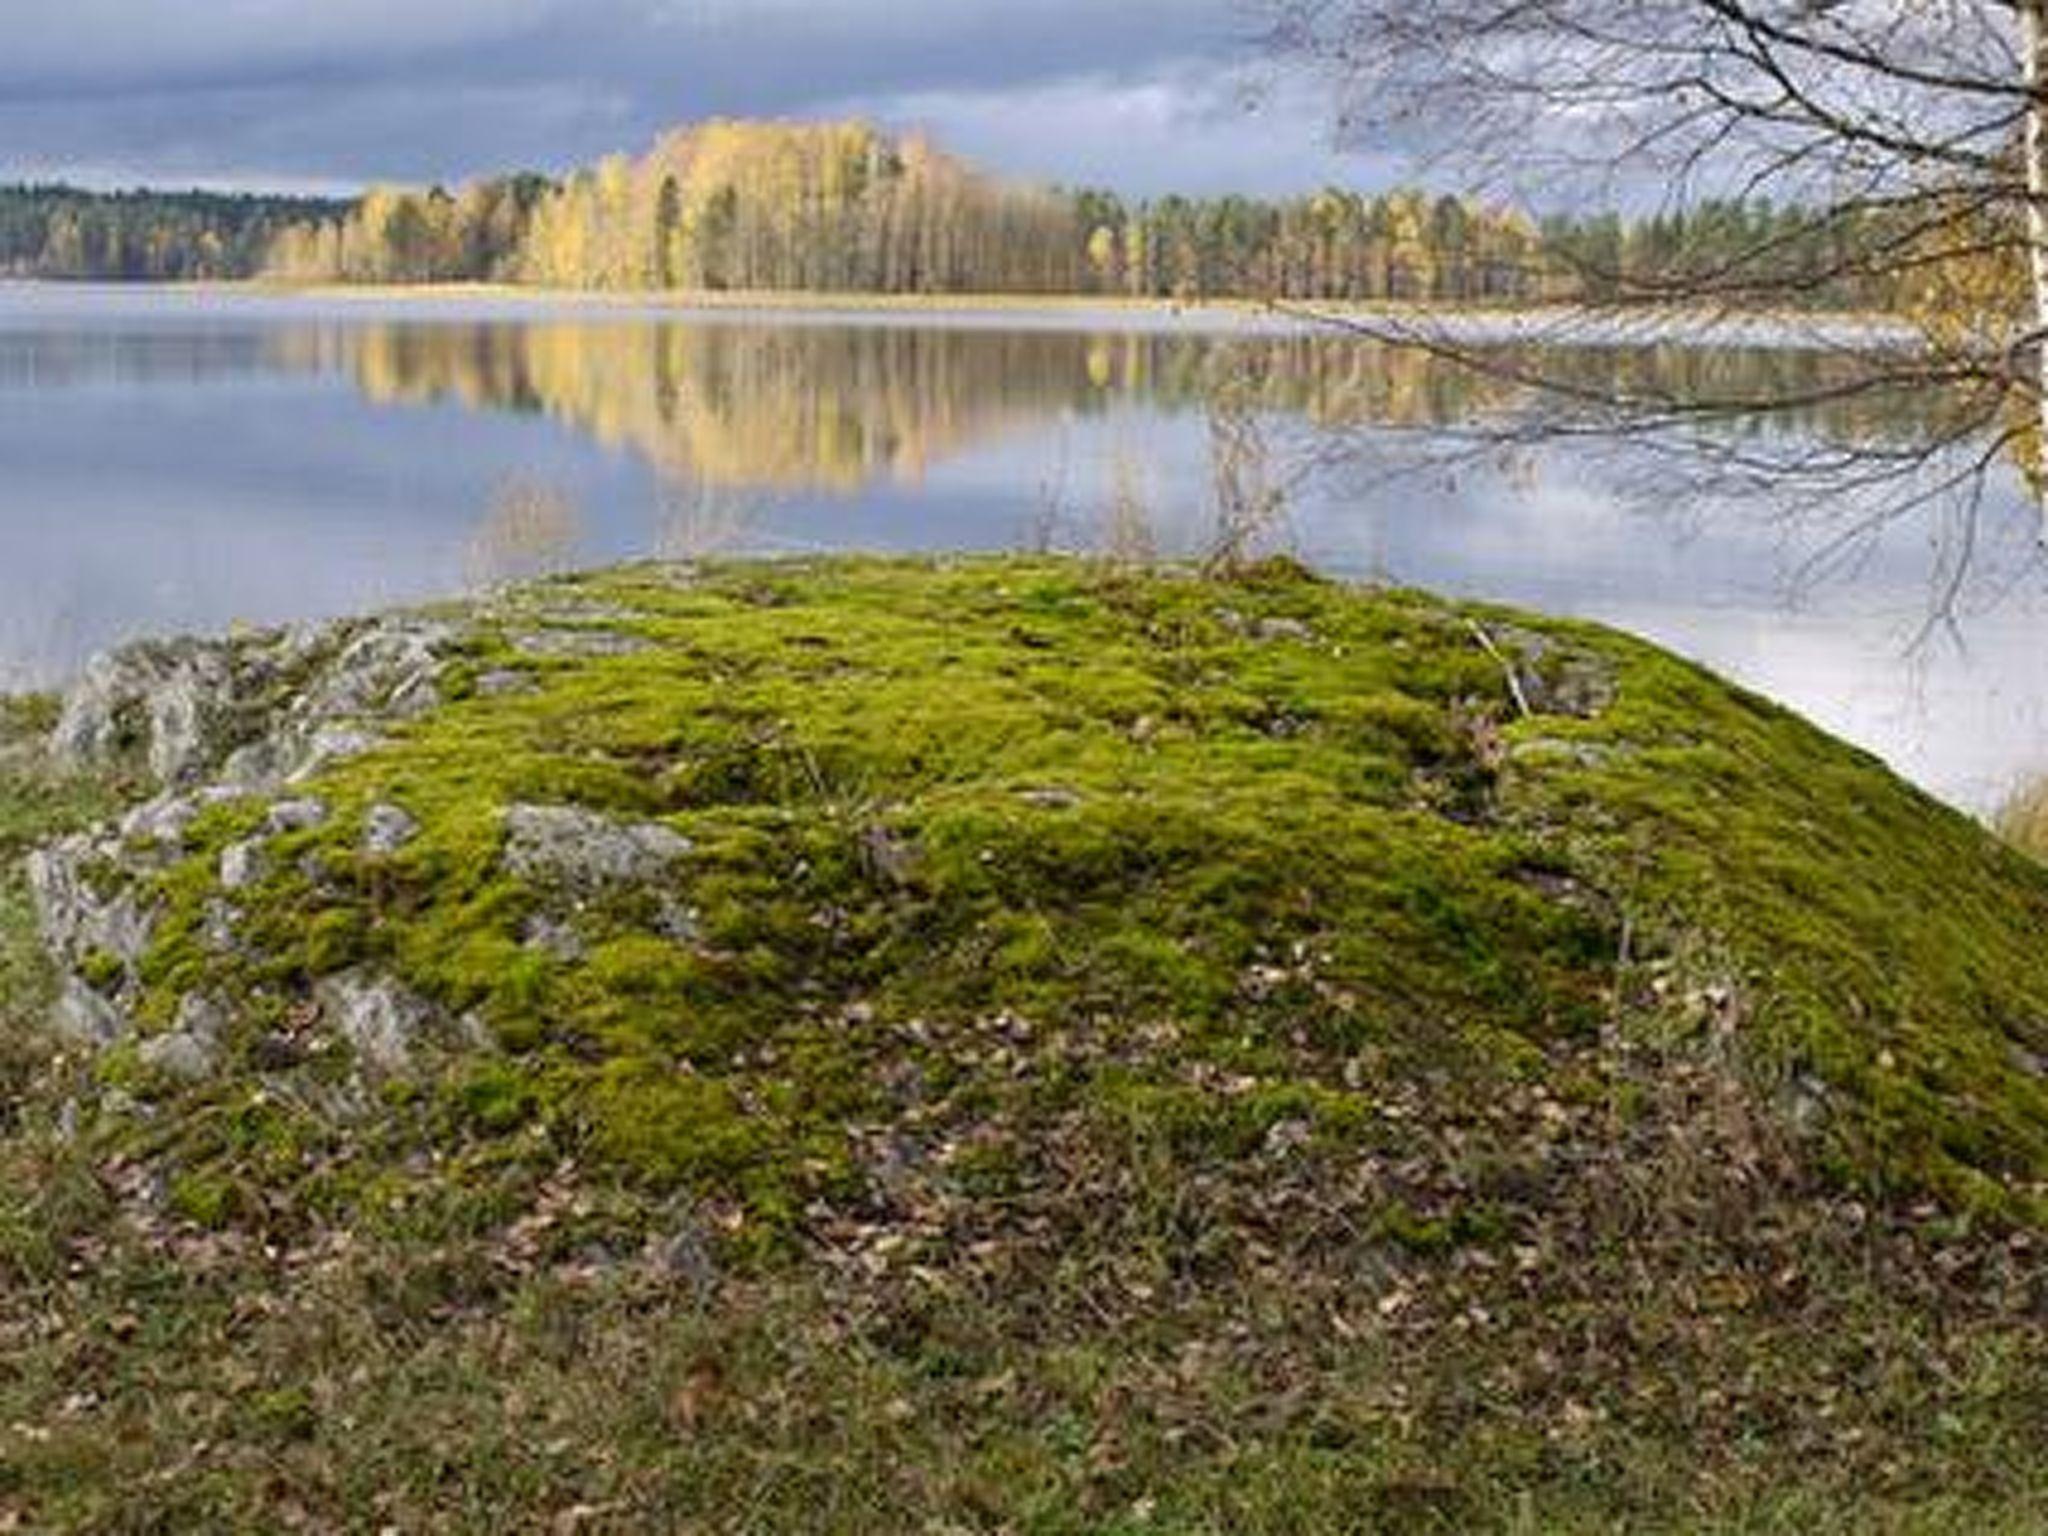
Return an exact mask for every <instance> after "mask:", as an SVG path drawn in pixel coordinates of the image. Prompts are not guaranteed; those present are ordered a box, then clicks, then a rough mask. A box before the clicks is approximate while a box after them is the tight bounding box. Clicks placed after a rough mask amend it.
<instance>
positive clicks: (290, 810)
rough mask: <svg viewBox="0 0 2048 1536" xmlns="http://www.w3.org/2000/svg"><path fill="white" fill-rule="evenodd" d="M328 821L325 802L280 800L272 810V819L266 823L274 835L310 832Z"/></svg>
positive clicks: (308, 799) (309, 799)
mask: <svg viewBox="0 0 2048 1536" xmlns="http://www.w3.org/2000/svg"><path fill="white" fill-rule="evenodd" d="M326 820H327V803H326V802H325V801H324V800H314V799H311V798H307V799H304V800H280V801H278V802H277V804H275V805H273V806H272V807H271V808H270V818H269V820H268V821H267V822H266V823H265V825H266V826H268V828H269V829H270V831H271V833H272V834H273V835H276V834H278V833H283V832H310V831H312V830H313V829H314V828H315V827H318V826H321V825H323V824H324V823H325V822H326Z"/></svg>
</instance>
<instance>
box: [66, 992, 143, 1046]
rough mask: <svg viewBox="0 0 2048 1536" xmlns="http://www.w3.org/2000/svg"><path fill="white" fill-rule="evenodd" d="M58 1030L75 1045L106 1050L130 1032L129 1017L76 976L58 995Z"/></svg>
mask: <svg viewBox="0 0 2048 1536" xmlns="http://www.w3.org/2000/svg"><path fill="white" fill-rule="evenodd" d="M55 1023H56V1029H57V1033H58V1034H59V1035H61V1036H62V1037H63V1038H64V1039H66V1040H69V1041H71V1042H72V1043H73V1044H75V1045H82V1046H85V1047H87V1048H89V1049H91V1050H104V1049H105V1048H106V1047H108V1046H110V1045H112V1044H113V1043H114V1042H115V1041H116V1040H119V1039H120V1038H121V1037H122V1036H123V1035H125V1034H127V1033H128V1029H129V1024H128V1016H127V1015H126V1014H124V1013H122V1012H121V1010H120V1009H118V1008H116V1007H115V1006H114V1005H113V1004H112V1003H110V1002H108V1001H107V1000H106V999H105V998H104V997H101V996H100V995H99V993H97V992H95V991H93V989H92V988H91V987H89V986H87V985H86V984H85V983H84V982H82V981H80V980H79V979H78V978H77V977H76V976H67V977H66V978H65V979H64V989H63V991H62V992H60V993H59V994H58V996H57V1015H56V1020H55Z"/></svg>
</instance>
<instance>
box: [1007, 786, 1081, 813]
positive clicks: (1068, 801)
mask: <svg viewBox="0 0 2048 1536" xmlns="http://www.w3.org/2000/svg"><path fill="white" fill-rule="evenodd" d="M1017 798H1018V799H1019V800H1022V801H1023V802H1024V803H1025V804H1026V805H1035V806H1037V807H1038V808H1039V809H1040V810H1041V811H1071V810H1073V809H1074V808H1075V807H1076V806H1078V805H1080V803H1081V797H1080V796H1079V795H1077V794H1075V793H1074V792H1073V791H1072V790H1071V789H1020V790H1018V791H1017Z"/></svg>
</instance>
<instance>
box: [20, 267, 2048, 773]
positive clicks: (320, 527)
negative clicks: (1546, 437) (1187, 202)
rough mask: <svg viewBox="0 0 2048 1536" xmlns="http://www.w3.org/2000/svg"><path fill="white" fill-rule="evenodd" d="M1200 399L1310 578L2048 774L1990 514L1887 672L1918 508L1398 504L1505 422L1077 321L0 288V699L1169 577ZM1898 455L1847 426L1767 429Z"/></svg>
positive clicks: (1970, 762)
mask: <svg viewBox="0 0 2048 1536" xmlns="http://www.w3.org/2000/svg"><path fill="white" fill-rule="evenodd" d="M1585 365H1586V366H1588V367H1595V368H1599V369H1604V370H1608V371H1610V372H1611V371H1613V370H1630V369H1641V370H1646V371H1648V372H1652V373H1655V374H1657V376H1659V377H1663V378H1670V377H1673V376H1677V377H1680V378H1693V377H1697V378H1698V379H1699V380H1701V381H1702V382H1709V381H1718V382H1720V383H1724V384H1725V383H1726V382H1728V381H1730V380H1740V379H1742V378H1744V377H1746V376H1748V374H1750V373H1755V372H1756V371H1758V370H1763V371H1767V372H1772V373H1773V376H1774V377H1779V376H1782V375H1783V374H1784V372H1785V371H1786V370H1801V369H1804V370H1808V371H1809V372H1813V371H1817V370H1818V371H1824V370H1825V369H1826V368H1827V367H1828V366H1829V364H1828V359H1827V357H1826V355H1825V353H1824V352H1810V353H1795V352H1785V351H1782V350H1781V351H1776V352H1764V351H1750V352H1732V351H1721V352H1705V351H1693V352H1683V353H1673V352H1671V351H1669V350H1667V351H1664V352H1658V353H1649V352H1642V353H1635V352H1628V351H1624V350H1621V349H1612V350H1611V351H1609V352H1607V353H1605V354H1603V355H1601V356H1599V357H1596V358H1592V359H1590V360H1588V361H1587V362H1586V364H1585ZM1219 376H1224V377H1230V378H1233V379H1236V380H1238V381H1239V383H1238V384H1237V386H1236V387H1237V389H1238V390H1239V391H1240V393H1241V395H1242V396H1243V397H1244V398H1245V399H1246V400H1247V402H1248V409H1250V410H1252V411H1253V412H1254V414H1255V416H1256V419H1257V420H1258V421H1259V422H1261V423H1262V432H1263V436H1264V437H1265V438H1266V440H1267V441H1268V443H1269V445H1270V449H1271V452H1272V455H1273V463H1274V464H1275V465H1276V466H1278V467H1279V472H1281V473H1284V474H1285V475H1286V476H1287V477H1288V478H1289V480H1290V482H1293V483H1292V491H1291V503H1290V504H1291V516H1290V529H1289V537H1290V539H1291V541H1292V544H1293V546H1294V547H1295V548H1296V549H1297V550H1298V551H1299V552H1300V553H1302V554H1303V555H1305V556H1306V557H1308V558H1310V559H1312V560H1314V561H1315V562H1317V563H1319V564H1321V565H1323V566H1325V567H1327V568H1329V569H1332V570H1335V571H1338V572H1342V573H1347V574H1352V575H1358V576H1371V577H1378V578H1391V579H1395V580H1399V581H1402V582H1412V583H1416V584H1420V585H1426V586H1431V587H1436V588H1439V589H1442V590H1447V591H1452V592H1458V593H1468V594H1476V595H1482V596H1486V597H1492V598H1498V599H1502V600H1506V601H1513V602H1520V603H1527V604H1533V605H1536V606H1540V607H1543V608H1547V609H1551V610H1555V611H1560V612H1566V613H1573V614H1579V615H1583V616H1587V617H1591V618H1597V619H1602V620H1606V621H1609V622H1612V623H1616V624H1619V625H1621V626H1623V627H1625V628H1628V629H1632V630H1635V631H1637V632H1639V633H1641V634H1644V635H1647V636H1650V637H1652V638H1654V639H1656V640H1659V641H1662V642H1664V643H1666V644H1668V645H1671V646H1674V647H1675V648H1677V649H1679V650H1682V651H1684V652H1687V653H1689V654H1691V655H1693V656H1696V657H1698V658H1700V659H1702V660H1704V661H1706V662H1708V663H1710V664H1711V665H1713V666H1715V667H1717V668H1719V669H1721V670H1722V671H1724V672H1726V673H1728V674H1730V675H1732V676H1734V677H1736V678H1739V679H1741V680H1742V681H1744V682H1746V683H1748V684H1750V685H1751V686H1753V687H1756V688H1758V689H1760V690H1761V691H1763V692H1766V693H1769V694H1771V695H1773V696H1775V697H1777V698H1779V699H1782V700H1784V701H1785V702H1787V703H1789V704H1791V705H1792V706H1794V707H1795V708H1797V709H1800V710H1802V711H1803V712H1805V713H1806V714H1808V715H1810V716H1812V717H1813V718H1815V719H1817V720H1819V721H1820V722H1821V723H1822V724H1824V725H1826V726H1828V727H1830V728H1831V729H1833V730H1835V731H1837V732H1839V733H1840V734H1842V735H1844V736H1847V737H1849V738H1850V739H1852V740H1855V741H1857V742H1859V743H1861V744H1863V745H1865V746H1867V747H1869V748H1871V749H1872V750H1874V751H1876V752H1878V753H1879V754H1881V755H1882V756H1884V757H1885V758H1887V759H1888V760H1889V761H1891V762H1892V763H1893V764H1894V765H1895V766H1897V767H1898V768H1899V769H1900V770H1901V771H1902V772H1904V773H1906V774H1908V775H1909V776H1911V777H1913V778H1915V779H1916V780H1918V781H1919V782H1921V783H1922V784H1924V785H1925V786H1927V787H1928V788H1929V789H1931V790H1932V791H1934V792H1935V793H1937V794H1939V795H1942V796H1943V797H1945V798H1947V799H1949V800H1952V801H1954V802H1956V803H1958V804H1961V805H1964V806H1966V807H1968V808H1971V809H1975V810H1988V809H1989V808H1991V807H1993V806H1995V805H1996V804H1997V803H1998V802H1999V801H2000V800H2001V799H2002V798H2003V797H2004V796H2005V795H2007V794H2008V793H2010V792H2011V791H2012V790H2013V789H2015V788H2016V787H2018V786H2019V785H2020V784H2022V783H2023V782H2025V781H2026V780H2028V779H2029V778H2031V777H2034V776H2038V775H2041V774H2044V773H2048V667H2044V665H2043V664H2042V656H2043V654H2044V643H2043V642H2044V638H2048V624H2044V620H2048V573H2044V569H2043V567H2042V565H2041V563H2040V562H2039V561H2038V559H2037V558H2036V556H2035V555H2034V553H2033V538H2032V533H2033V526H2034V525H2033V522H2032V518H2031V514H2030V513H2029V512H2028V511H2027V509H2026V508H2025V506H2024V503H2023V501H2022V498H2021V496H2020V494H2019V491H2018V488H2017V486H2016V485H2015V484H2013V483H2012V482H2011V480H2010V478H2009V477H2008V478H2003V479H1998V480H1995V481H1994V482H1993V484H1992V487H1991V494H1990V495H1989V497H1988V498H1987V500H1986V502H1985V504H1984V506H1983V509H1982V511H1981V515H1980V517H1979V520H1978V522H1977V525H1976V527H1975V530H1974V540H1973V543H1972V562H1971V566H1970V571H1969V576H1968V579H1967V580H1966V581H1965V582H1964V583H1963V584H1962V585H1961V586H1960V588H1959V589H1958V592H1957V594H1956V596H1955V599H1954V601H1953V602H1952V603H1951V604H1950V605H1949V606H1950V607H1951V608H1952V609H1953V611H1954V615H1955V619H1956V622H1955V624H1954V626H1953V627H1952V628H1941V629H1938V630H1936V631H1935V632H1934V633H1933V634H1932V635H1931V636H1924V637H1923V636H1922V631H1923V630H1924V629H1925V627H1926V624H1927V620H1928V617H1929V614H1930V612H1931V611H1932V606H1933V603H1934V597H1933V591H1934V586H1935V583H1936V581H1937V579H1938V577H1939V573H1940V569H1941V563H1942V558H1943V555H1944V552H1946V551H1950V550H1952V549H1953V548H1954V547H1955V542H1956V541H1955V537H1954V535H1955V524H1954V521H1953V518H1954V513H1953V510H1952V509H1948V510H1944V509H1942V508H1940V507H1932V508H1929V509H1927V510H1924V511H1922V512H1918V513H1915V514H1913V515H1911V516H1907V517H1903V518H1899V519H1896V520H1893V521H1892V522H1890V523H1889V524H1888V525H1887V526H1886V527H1885V528H1884V529H1883V530H1882V531H1881V532H1880V533H1878V534H1877V535H1875V536H1873V537H1870V538H1865V539H1857V540H1854V541H1852V542H1851V543H1850V544H1848V545H1847V546H1846V547H1844V548H1842V549H1840V550H1835V548H1834V544H1833V542H1832V541H1833V540H1834V539H1835V538H1836V537H1837V536H1838V535H1839V534H1841V532H1842V531H1843V529H1844V527H1845V526H1846V524H1847V523H1848V522H1850V521H1852V520H1853V517H1854V512H1855V509H1854V508H1853V507H1852V508H1847V509H1844V508H1842V507H1837V508H1835V509H1834V510H1833V512H1832V513H1829V514H1815V513H1813V512H1811V511H1807V512H1801V513H1797V514H1787V513H1785V512H1784V511H1783V510H1782V509H1777V510H1775V511H1774V510H1773V509H1770V508H1767V507H1764V506H1762V505H1759V504H1757V503H1755V502H1753V501H1749V500H1738V499H1732V498H1731V499H1722V500H1717V499H1714V498H1711V497H1686V498H1683V499H1673V498H1668V497H1667V498H1663V499H1661V500H1660V499H1658V498H1656V497H1649V498H1646V497H1645V496H1644V495H1642V494H1641V487H1640V485H1639V484H1638V476H1637V468H1638V467H1636V466H1631V465H1630V464H1629V463H1628V462H1627V461H1626V460H1622V459H1617V457H1616V456H1615V455H1614V454H1613V453H1611V452H1606V451H1599V452H1596V451H1594V450H1592V449H1590V448H1589V449H1574V448H1571V447H1567V446H1557V445H1554V446H1551V447H1547V448H1544V449H1542V450H1541V451H1540V452H1517V453H1514V454H1512V455H1502V454H1497V453H1489V454H1487V455H1485V456H1483V457H1481V458H1479V459H1477V460H1476V461H1474V460H1464V461H1461V462H1457V463H1445V464H1430V465H1418V464H1417V463H1416V462H1415V455H1416V454H1417V452H1418V451H1420V450H1422V449H1428V448H1438V449H1441V448H1443V447H1444V445H1445V444H1446V443H1448V442H1449V441H1451V440H1452V438H1453V436H1454V435H1455V434H1457V433H1458V432H1459V430H1460V428H1461V425H1464V424H1469V423H1472V422H1474V421H1487V420H1498V419H1500V417H1501V416H1502V415H1503V413H1507V412H1511V411H1513V410H1514V409H1515V408H1516V401H1515V400H1514V399H1513V398H1512V397H1511V396H1510V395H1509V394H1508V393H1507V392H1506V391H1504V390H1503V389H1502V388H1500V387H1498V386H1492V385H1475V384H1474V383H1473V382H1472V381H1471V380H1470V379H1469V378H1463V377H1460V376H1458V375H1455V374H1453V373H1450V372H1449V371H1447V370H1445V369H1442V368H1434V367H1430V366H1426V365H1424V364H1422V363H1420V362H1419V361H1418V360H1416V359H1415V358H1413V357H1411V356H1403V355H1389V354H1387V353H1385V352H1383V351H1381V350H1378V349H1375V348H1373V347H1371V346H1369V345H1367V344H1364V343H1359V342H1353V341H1333V340H1329V339H1322V338H1310V337H1305V336H1298V335H1294V336H1290V335H1287V334H1275V333H1273V331H1272V328H1271V327H1259V326H1247V325H1240V326H1238V327H1236V328H1234V329H1233V330H1231V331H1230V332H1229V333H1227V334H1219V333H1207V332H1204V331H1202V330H1200V329H1198V328H1196V327H1194V326H1192V325H1188V324H1177V323H1171V322H1162V321H1149V322H1146V323H1143V324H1132V323H1129V322H1126V321H1120V320H1119V319H1118V318H1117V317H1115V316H1110V315H1091V314H1086V313H1077V312H1068V313H1062V314H1050V315H1037V316H1030V317H1023V316H1019V317H1015V318H1007V317H1006V318H1001V319H991V318H989V317H979V318H968V317H956V318H955V319H953V320H952V321H950V322H946V323H933V322H929V321H925V320H915V321H912V320H907V319H905V318H903V317H900V316H898V317H891V318H887V319H883V320H876V321H869V322H859V321H856V320H852V319H846V318H834V317H831V316H820V315H812V316H805V317H801V318H792V317H786V316H785V317H775V316H764V315H758V314H756V315H742V314H733V315H724V316H719V317H708V318H707V317H677V316H660V315H652V314H646V313H634V312H631V311H625V310H596V309H593V310H567V311H565V310H549V309H543V308H534V307H528V308H519V307H504V306H499V307H495V308H493V307H483V306H473V307H469V308H465V309H448V310H440V309H437V310H434V311H431V312H428V311H424V310H419V309H406V308H394V307H389V306H379V305H375V304H370V303H316V302H311V301H294V300H285V299H272V298H240V297H237V298H221V297H218V296H200V295H194V294H176V293H161V292H149V291H136V290H127V291H108V290H96V289H35V288H27V287H18V286H17V287H8V286H5V285H0V552H4V557H0V689H9V688H24V687H35V686H47V685H51V684H54V683H58V682H61V681H62V680H63V679H64V677H65V676H66V675H67V674H68V673H70V672H71V671H72V670H74V669H75V668H76V667H77V666H78V665H79V664H80V662H81V661H82V660H83V659H84V658H85V657H86V656H88V655H89V654H91V653H92V652H93V651H95V650H97V649H100V648H103V647H105V646H107V645H109V644H112V643H115V642H118V641H120V640H123V639H127V638H130V637H134V636H138V635H147V634H160V633H169V632H176V631H181V630H189V629H218V628H221V627H223V626H225V625H227V624H229V623H232V622H236V621H242V622H250V623H265V622H272V621H279V620H286V619H292V618H300V617H310V616H324V615H330V614H335V613H342V612H348V611H352V610H358V609H362V608H366V607H371V606H376V605H379V604H384V603H388V602H392V601H397V600H402V599H410V598H416V597H422V596H429V595H439V594H446V593H450V592H454V591H459V590H462V589H465V588H469V587H473V586H476V585H478V584H481V583H487V582H490V581H494V580H499V579H503V578H506V577H514V576H519V575H524V574H529V573H532V572H536V571H542V570H548V569H555V568H562V567H566V566H570V565H575V564H588V563H595V562H601V561H607V560H612V559H618V558H623V557H627V556H636V555H646V554H664V555H689V554H695V553H703V552H717V551H726V550H735V551H738V550H744V551H805V550H825V549H1016V548H1020V547H1035V546H1037V545H1040V544H1043V543H1048V542H1049V543H1052V544H1056V545H1061V546H1095V547H1099V546H1101V545H1102V544H1103V543H1104V542H1115V541H1118V540H1124V541H1129V540H1131V539H1132V538H1133V537H1138V536H1142V538H1143V539H1146V540H1149V541H1150V542H1152V543H1153V544H1154V545H1156V546H1158V547H1160V548H1162V549H1163V550H1165V551H1167V552H1175V551H1184V550H1189V549H1194V548H1198V547H1199V546H1200V545H1201V543H1202V541H1203V539H1204V538H1205V537H1206V531H1207V528H1208V526H1209V517H1210V514H1209V512H1208V511H1207V505H1208V489H1209V485H1210V480H1211V472H1210V462H1211V460H1210V422H1209V414H1208V411H1207V407H1206V401H1207V399H1208V395H1209V391H1210V388H1211V385H1212V383H1213V381H1214V380H1215V379H1216V378H1218V377H1219ZM1909 414H1910V412H1907V413H1906V415H1909ZM1912 425H1913V423H1912V422H1911V421H1910V420H1908V419H1906V417H1905V415H1902V413H1901V408H1899V407H1898V406H1896V405H1895V406H1893V407H1890V408H1879V407H1875V406H1869V405H1866V406H1862V407H1858V408H1855V409H1853V410H1852V409H1848V408H1845V409H1843V410H1841V411H1838V412H1836V413H1834V414H1832V415H1816V416H1815V417H1814V418H1813V419H1812V420H1809V421H1807V422H1804V423H1801V424H1800V426H1799V428H1798V430H1799V431H1801V432H1802V433H1806V434H1810V435H1811V436H1812V438H1813V439H1814V440H1815V441H1847V440H1859V439H1864V438H1871V437H1878V438H1884V437H1890V436H1894V435H1898V434H1901V433H1904V432H1908V431H1910V430H1911V427H1912ZM1337 444H1342V445H1344V446H1345V447H1347V448H1348V449H1349V450H1351V451H1350V452H1349V453H1347V454H1346V455H1345V456H1343V457H1342V459H1341V460H1339V461H1337V462H1334V463H1332V464H1331V465H1329V466H1328V467H1327V468H1325V469H1323V470H1322V471H1320V472H1318V473H1316V474H1314V475H1306V474H1305V472H1303V471H1301V470H1300V468H1299V466H1301V465H1303V464H1305V463H1306V462H1307V461H1308V460H1309V459H1310V458H1311V457H1312V456H1314V457H1321V456H1323V454H1324V451H1325V450H1327V449H1329V448H1331V447H1332V446H1333V445H1337ZM1297 476H1300V478H1298V479H1297ZM1831 552H1832V553H1831ZM1816 562H1819V563H1818V565H1817V564H1816ZM1916 638H1917V643H1916Z"/></svg>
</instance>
